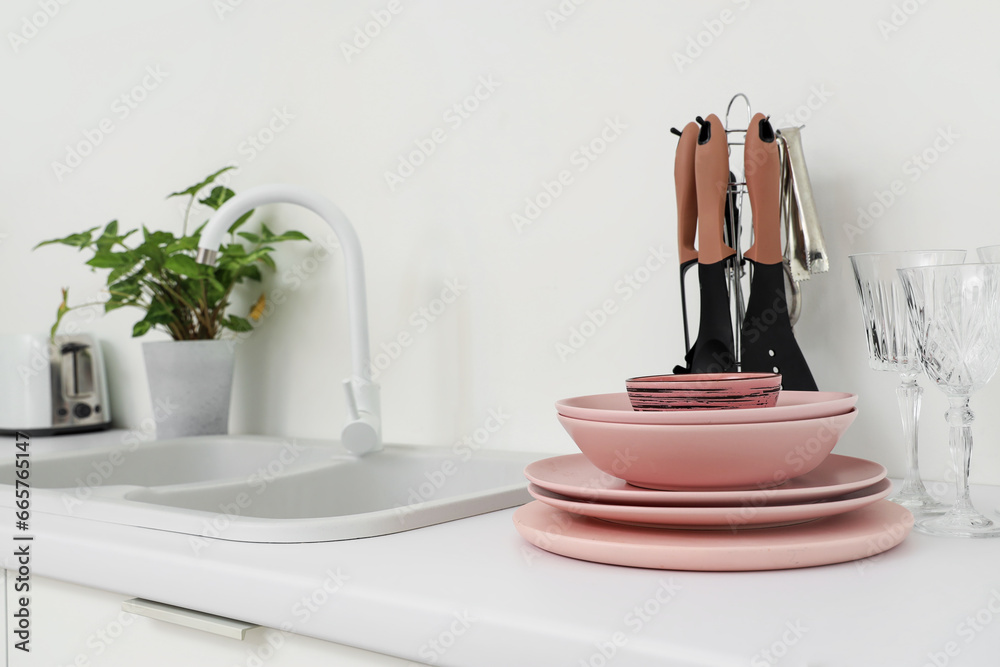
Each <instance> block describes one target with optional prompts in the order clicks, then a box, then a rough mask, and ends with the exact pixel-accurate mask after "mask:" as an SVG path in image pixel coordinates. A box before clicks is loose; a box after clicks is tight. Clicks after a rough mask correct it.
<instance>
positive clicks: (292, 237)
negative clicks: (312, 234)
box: [271, 231, 309, 241]
mask: <svg viewBox="0 0 1000 667" xmlns="http://www.w3.org/2000/svg"><path fill="white" fill-rule="evenodd" d="M271 240H272V241H308V240H309V237H308V236H306V235H305V234H303V233H302V232H296V231H288V232H285V233H284V234H281V235H280V236H275V237H274V238H273V239H271Z"/></svg>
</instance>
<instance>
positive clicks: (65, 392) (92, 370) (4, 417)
mask: <svg viewBox="0 0 1000 667" xmlns="http://www.w3.org/2000/svg"><path fill="white" fill-rule="evenodd" d="M110 426H111V409H110V407H109V406H108V383H107V376H106V374H105V369H104V357H103V355H102V354H101V346H100V345H99V344H98V342H97V340H95V339H94V337H93V336H90V335H88V334H73V335H67V336H56V337H55V339H54V340H50V339H49V337H48V336H46V335H43V334H3V335H0V434H4V435H10V434H13V433H16V432H21V433H25V434H27V435H56V434H60V433H80V432H82V431H97V430H101V429H106V428H109V427H110Z"/></svg>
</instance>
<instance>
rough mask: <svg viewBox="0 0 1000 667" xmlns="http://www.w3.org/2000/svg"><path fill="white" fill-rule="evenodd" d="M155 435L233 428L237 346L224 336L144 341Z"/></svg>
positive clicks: (218, 432) (161, 437)
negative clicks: (231, 406) (231, 410)
mask: <svg viewBox="0 0 1000 667" xmlns="http://www.w3.org/2000/svg"><path fill="white" fill-rule="evenodd" d="M142 352H143V356H144V357H145V360H146V376H147V378H148V381H149V397H150V399H151V400H152V403H153V418H154V420H155V421H156V438H157V440H165V439H168V438H183V437H186V436H190V435H222V434H225V433H228V432H229V398H230V396H231V395H232V389H233V362H234V358H235V350H234V348H233V345H232V344H231V343H230V342H229V341H224V340H181V341H174V340H170V341H162V342H161V341H158V342H155V343H153V342H150V343H143V345H142Z"/></svg>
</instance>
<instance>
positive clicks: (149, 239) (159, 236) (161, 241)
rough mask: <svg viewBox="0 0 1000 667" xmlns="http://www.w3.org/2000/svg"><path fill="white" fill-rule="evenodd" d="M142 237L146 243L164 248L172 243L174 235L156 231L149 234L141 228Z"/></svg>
mask: <svg viewBox="0 0 1000 667" xmlns="http://www.w3.org/2000/svg"><path fill="white" fill-rule="evenodd" d="M142 236H143V238H144V239H145V242H146V243H150V244H152V245H156V246H165V245H169V244H171V243H173V242H174V235H173V234H171V233H170V232H164V231H156V232H151V231H149V230H148V229H146V226H145V225H143V226H142ZM144 245H145V244H144Z"/></svg>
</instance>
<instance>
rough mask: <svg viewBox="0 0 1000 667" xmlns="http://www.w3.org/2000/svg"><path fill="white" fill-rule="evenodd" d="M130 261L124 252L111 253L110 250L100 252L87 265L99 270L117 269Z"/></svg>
mask: <svg viewBox="0 0 1000 667" xmlns="http://www.w3.org/2000/svg"><path fill="white" fill-rule="evenodd" d="M127 261H128V257H127V255H126V254H125V253H123V252H111V251H110V250H98V251H97V252H96V253H95V254H94V256H93V257H91V258H90V259H89V260H88V261H87V262H86V264H87V265H88V266H93V267H94V268H97V269H117V268H118V267H119V266H122V265H123V264H124V263H125V262H127Z"/></svg>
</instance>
